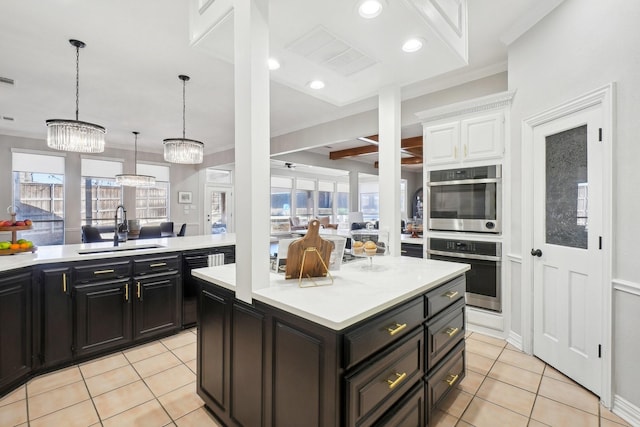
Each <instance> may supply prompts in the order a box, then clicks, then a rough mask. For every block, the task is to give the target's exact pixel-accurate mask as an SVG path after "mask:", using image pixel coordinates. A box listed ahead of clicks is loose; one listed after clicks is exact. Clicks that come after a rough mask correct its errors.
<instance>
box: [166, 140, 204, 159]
mask: <svg viewBox="0 0 640 427" xmlns="http://www.w3.org/2000/svg"><path fill="white" fill-rule="evenodd" d="M163 144H164V159H165V160H166V161H167V162H171V163H182V164H188V165H191V164H198V163H202V160H203V157H204V144H203V143H202V142H200V141H195V140H193V139H185V138H168V139H165V140H164V141H163Z"/></svg>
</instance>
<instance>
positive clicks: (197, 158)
mask: <svg viewBox="0 0 640 427" xmlns="http://www.w3.org/2000/svg"><path fill="white" fill-rule="evenodd" d="M178 78H179V79H180V80H182V138H168V139H165V140H164V142H163V144H164V159H165V160H166V161H167V162H170V163H182V164H197V163H202V159H203V156H204V144H203V143H202V142H200V141H196V140H193V139H186V138H185V110H186V107H185V105H186V103H185V87H186V85H187V82H188V81H189V76H185V75H182V74H181V75H179V76H178Z"/></svg>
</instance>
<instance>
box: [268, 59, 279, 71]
mask: <svg viewBox="0 0 640 427" xmlns="http://www.w3.org/2000/svg"><path fill="white" fill-rule="evenodd" d="M268 64H269V69H270V70H271V71H273V70H277V69H278V68H280V62H278V60H277V59H275V58H269V61H268Z"/></svg>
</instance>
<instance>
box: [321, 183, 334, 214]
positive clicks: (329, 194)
mask: <svg viewBox="0 0 640 427" xmlns="http://www.w3.org/2000/svg"><path fill="white" fill-rule="evenodd" d="M333 193H334V183H333V182H328V181H320V182H318V216H319V217H320V216H328V217H329V218H330V219H329V222H331V223H334V222H335V221H334V216H333Z"/></svg>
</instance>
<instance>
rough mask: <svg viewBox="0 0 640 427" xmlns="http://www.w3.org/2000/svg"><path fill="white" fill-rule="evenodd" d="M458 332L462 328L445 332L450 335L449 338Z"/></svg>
mask: <svg viewBox="0 0 640 427" xmlns="http://www.w3.org/2000/svg"><path fill="white" fill-rule="evenodd" d="M458 332H460V328H449V329H447V330H446V331H444V333H445V334H447V335H449V338H451V337H452V336H454V335H455V334H457V333H458Z"/></svg>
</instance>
